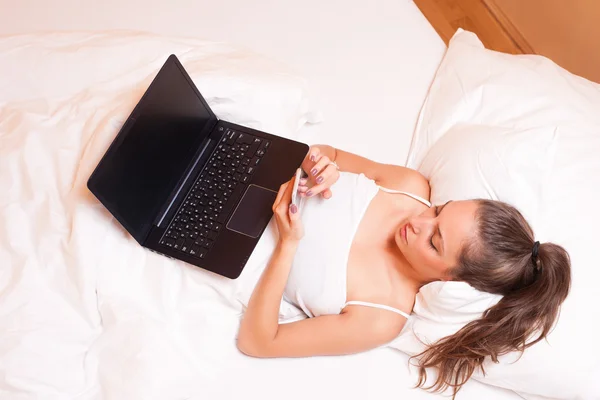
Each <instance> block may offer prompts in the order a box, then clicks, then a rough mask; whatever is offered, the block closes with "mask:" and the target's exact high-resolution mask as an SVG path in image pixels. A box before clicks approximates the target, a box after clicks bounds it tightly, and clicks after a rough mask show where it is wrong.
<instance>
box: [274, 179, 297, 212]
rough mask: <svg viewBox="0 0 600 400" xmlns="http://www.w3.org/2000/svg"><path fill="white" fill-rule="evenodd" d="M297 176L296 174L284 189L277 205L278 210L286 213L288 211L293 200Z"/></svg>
mask: <svg viewBox="0 0 600 400" xmlns="http://www.w3.org/2000/svg"><path fill="white" fill-rule="evenodd" d="M295 179H296V177H295V176H294V177H293V178H292V180H290V181H289V182H288V183H287V185H286V187H285V188H284V190H283V193H282V195H281V198H280V199H279V203H278V204H277V205H276V206H275V207H276V209H277V212H279V213H281V214H284V213H287V208H288V207H289V206H290V203H291V202H292V190H294V180H295Z"/></svg>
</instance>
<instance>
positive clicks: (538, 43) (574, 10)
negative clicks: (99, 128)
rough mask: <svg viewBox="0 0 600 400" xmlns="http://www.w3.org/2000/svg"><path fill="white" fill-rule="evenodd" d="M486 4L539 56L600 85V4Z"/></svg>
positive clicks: (524, 0)
mask: <svg viewBox="0 0 600 400" xmlns="http://www.w3.org/2000/svg"><path fill="white" fill-rule="evenodd" d="M484 1H485V2H486V3H488V6H489V8H490V9H491V10H492V11H493V10H494V8H496V9H499V10H501V12H502V13H503V14H504V15H505V16H506V17H507V18H508V20H510V22H511V24H512V25H513V27H514V28H515V29H516V30H517V31H518V32H519V33H520V35H521V36H522V37H523V38H525V40H526V41H527V43H529V45H530V46H531V48H532V49H533V51H534V52H535V53H537V54H542V55H544V56H546V57H548V58H550V59H552V60H553V61H554V62H556V63H557V64H559V65H561V66H562V67H564V68H566V69H567V70H569V71H571V72H573V73H575V74H577V75H581V76H583V77H585V78H588V79H590V80H593V81H596V82H600V1H599V0H484ZM500 18H501V17H500ZM500 18H499V19H500Z"/></svg>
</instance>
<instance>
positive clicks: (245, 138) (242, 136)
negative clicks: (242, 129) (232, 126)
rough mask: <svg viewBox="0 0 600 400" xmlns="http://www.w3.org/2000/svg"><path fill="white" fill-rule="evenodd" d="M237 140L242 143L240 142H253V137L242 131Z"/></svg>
mask: <svg viewBox="0 0 600 400" xmlns="http://www.w3.org/2000/svg"><path fill="white" fill-rule="evenodd" d="M235 142H236V143H240V144H241V143H244V144H252V142H253V138H252V137H251V136H250V135H247V134H245V133H240V135H239V136H238V138H237V140H236V141H235Z"/></svg>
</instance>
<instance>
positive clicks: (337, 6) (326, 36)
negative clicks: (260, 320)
mask: <svg viewBox="0 0 600 400" xmlns="http://www.w3.org/2000/svg"><path fill="white" fill-rule="evenodd" d="M0 9H1V10H2V12H1V13H0V35H12V34H16V33H29V32H48V31H51V32H54V31H107V30H115V29H117V30H118V29H123V30H136V31H147V32H152V33H155V34H159V35H170V36H173V35H177V36H186V37H193V38H201V39H205V40H210V41H217V42H228V43H235V44H237V45H240V46H244V47H246V48H248V49H250V50H252V51H255V52H258V53H261V54H264V55H265V56H268V57H270V58H272V59H276V60H278V61H281V62H283V63H285V64H287V65H289V66H290V68H292V69H293V70H294V71H295V72H296V73H297V74H299V75H301V76H303V77H305V78H306V80H307V82H308V90H309V93H310V96H309V97H310V99H311V101H312V102H313V106H314V107H315V108H316V109H317V110H319V112H320V114H321V115H322V122H320V123H318V124H313V125H307V126H305V127H303V128H302V129H301V131H300V132H299V135H298V139H299V140H302V141H305V142H307V143H327V144H331V145H334V146H336V147H339V148H343V149H346V150H348V151H352V152H356V153H359V154H362V155H365V156H367V157H370V158H373V159H375V160H377V161H380V162H389V163H395V164H403V163H404V162H405V160H406V155H407V153H408V149H409V146H410V140H411V137H412V132H413V129H414V126H415V123H416V120H417V115H418V112H419V109H420V107H421V105H422V103H423V100H424V98H425V95H426V93H427V89H428V87H429V84H430V82H431V81H432V79H433V75H434V73H435V70H436V68H437V65H438V64H439V62H440V60H441V57H442V56H443V53H444V50H445V47H444V45H443V43H442V41H441V40H440V38H439V37H438V36H437V35H436V33H435V31H434V30H433V28H432V27H431V26H430V25H429V23H428V22H427V21H426V20H425V18H424V17H423V15H422V14H421V13H420V12H419V11H418V9H417V8H416V6H415V5H414V4H413V3H412V2H411V1H406V0H396V1H394V0H379V1H373V2H369V3H365V2H359V1H340V0H334V1H327V2H321V1H317V0H307V1H304V2H275V1H267V0H257V1H254V2H243V1H240V0H223V1H219V2H215V1H212V2H208V1H204V0H202V1H191V0H179V1H172V2H160V1H157V0H151V1H141V0H125V1H116V0H107V1H103V2H87V3H85V2H80V1H77V0H57V1H54V2H42V1H40V0H37V1H36V0H24V1H21V2H18V3H14V2H12V1H8V0H0ZM114 62H115V63H118V62H119V60H115V61H114ZM11 67H12V66H11ZM18 67H19V66H18V65H15V66H14V68H18ZM65 79H68V77H66V78H65ZM40 107H42V108H43V105H41V106H40ZM61 112H66V113H68V109H67V110H61V111H60V112H58V113H57V114H55V115H54V117H56V118H60V114H61ZM40 123H41V122H40ZM2 133H3V134H6V133H7V132H2ZM8 133H14V132H8ZM76 147H77V146H75V145H74V147H73V148H71V149H69V148H60V149H55V150H53V151H56V152H61V153H60V154H61V156H62V155H64V156H65V157H75V158H76V157H81V154H79V153H76V154H75V153H73V152H74V151H75V150H74V149H75V148H76ZM76 150H77V151H80V152H82V154H83V153H84V150H85V149H84V148H81V147H77V149H76ZM69 151H71V152H70V153H69ZM28 157H31V155H29V156H28V155H27V154H24V155H23V159H24V160H25V162H27V160H28ZM37 161H38V162H40V160H37ZM41 162H43V159H42V161H41ZM42 165H43V164H42ZM38 166H39V164H38ZM77 179H82V178H81V177H78V178H77ZM23 184H24V185H26V184H28V182H25V183H23ZM61 184H64V182H61ZM2 189H3V190H4V189H7V190H8V189H13V188H8V187H6V188H2ZM34 189H35V188H33V187H32V188H31V190H34ZM74 195H76V196H83V197H86V199H87V200H89V199H88V196H89V194H86V193H75V194H74ZM70 198H71V199H72V197H70ZM61 207H62V208H68V207H75V208H76V207H78V205H77V204H70V203H69V202H68V201H67V202H65V203H64V204H60V207H58V208H57V209H59V210H60V209H61ZM98 209H99V208H98ZM6 210H8V208H6V209H5V211H6ZM74 215H81V214H77V213H75V214H74ZM86 215H87V217H85V218H74V219H73V220H70V225H64V226H62V225H61V226H60V227H59V228H58V229H59V230H60V231H61V232H59V233H60V234H64V237H65V238H66V239H63V240H62V241H60V243H59V247H60V249H61V250H60V251H61V253H60V258H58V259H52V260H46V261H44V262H42V261H40V260H31V259H30V258H27V257H23V258H19V257H10V260H11V263H10V264H9V267H10V270H9V271H10V273H8V274H7V275H4V276H3V277H2V281H1V282H2V286H1V287H2V292H0V293H1V294H2V298H1V299H2V300H1V301H2V302H3V304H2V308H3V309H4V310H7V309H10V310H11V313H12V314H11V317H10V318H11V319H10V323H7V322H6V321H7V319H6V318H4V319H2V321H3V322H2V324H3V327H2V332H3V333H2V334H0V335H2V336H3V339H2V340H1V341H0V342H1V343H2V349H1V350H2V351H1V352H0V355H1V356H2V358H3V359H4V360H3V359H0V370H1V371H2V374H0V375H1V376H2V378H0V397H1V398H22V399H27V398H45V399H66V398H77V399H125V398H127V399H201V398H202V399H230V398H246V397H249V398H258V397H259V396H260V398H264V399H274V398H282V397H285V398H287V399H305V398H307V397H314V398H317V399H320V398H328V397H334V398H347V399H365V398H366V399H392V398H393V399H396V398H403V399H438V398H442V397H440V396H439V395H435V394H430V393H428V392H426V391H423V390H420V389H413V386H414V383H415V379H416V375H415V374H414V371H413V372H412V373H411V372H410V371H409V368H408V358H407V357H406V356H405V355H403V354H401V353H399V352H398V351H395V350H392V349H388V348H380V349H376V350H373V351H370V352H366V353H362V354H357V355H351V356H340V357H312V358H304V359H270V360H259V359H253V358H249V357H246V356H244V355H242V354H240V353H239V352H238V351H237V349H236V347H235V335H236V332H237V327H238V324H239V317H240V315H241V313H242V312H243V305H241V304H239V303H238V302H236V301H234V300H231V299H232V290H233V291H235V288H236V287H235V286H228V285H227V284H226V283H223V282H224V281H223V280H221V279H219V278H218V277H215V276H214V275H210V274H208V273H205V272H204V271H202V270H199V269H196V268H193V267H191V266H188V265H184V264H182V263H178V262H175V261H172V260H168V259H166V258H164V257H161V256H158V255H154V254H150V253H149V252H147V251H146V250H144V249H142V248H140V247H139V246H137V245H136V244H135V242H134V241H133V240H130V238H127V237H126V234H124V233H123V231H122V230H118V226H117V225H116V224H112V225H110V227H109V228H107V229H111V232H109V233H107V232H101V233H102V234H101V235H97V236H94V235H89V236H87V237H86V236H78V235H75V234H73V232H75V231H77V230H79V229H85V226H86V225H89V224H94V223H97V222H98V221H97V220H95V218H101V216H102V215H103V214H94V215H89V214H86ZM2 217H3V218H4V219H0V225H3V226H2V228H7V227H8V226H9V223H12V222H10V221H9V216H8V215H7V214H6V213H3V214H2ZM50 217H52V215H50ZM9 231H10V230H9V229H8V228H7V229H4V232H9ZM23 232H25V233H27V232H26V230H25V231H23ZM5 234H6V233H5ZM57 235H58V233H57ZM3 239H6V240H7V241H8V238H7V237H4V238H3ZM17 239H18V238H17ZM17 239H15V240H17ZM11 240H12V239H11ZM8 243H9V244H11V245H12V246H13V248H12V250H14V251H17V250H18V251H22V250H23V249H18V248H16V247H14V246H17V245H13V244H14V243H17V244H18V241H17V242H15V241H9V242H8ZM44 243H45V242H43V241H42V242H40V243H39V244H41V245H43V244H44ZM5 248H8V249H9V250H8V251H12V250H11V247H10V246H8V247H5ZM15 249H16V250H15ZM19 254H20V253H19ZM3 256H6V254H3ZM83 256H87V257H92V258H96V259H98V260H99V261H98V262H101V261H106V260H110V261H111V267H110V268H107V269H104V270H99V271H95V272H94V273H93V274H92V276H89V275H88V272H86V271H87V270H79V269H77V266H76V265H75V264H73V263H72V261H73V260H77V259H79V258H80V257H83ZM34 261H36V262H38V263H39V265H43V266H45V267H47V268H46V269H44V271H45V272H44V273H43V274H41V275H40V274H39V269H37V270H36V269H32V268H31V263H33V262H34ZM56 265H58V266H59V267H57V268H58V269H51V268H50V266H56ZM133 265H135V267H134V266H133ZM32 271H38V273H33V272H32ZM56 271H61V272H65V276H67V277H68V279H69V281H65V282H63V281H62V279H63V278H62V275H54V274H55V273H56ZM44 280H48V281H53V286H52V287H53V288H56V287H59V288H62V290H63V291H64V292H63V293H58V294H57V296H56V297H53V298H56V299H60V300H57V302H56V303H52V304H43V305H35V307H34V306H32V307H33V308H32V307H29V306H31V304H34V303H35V298H36V293H31V301H30V302H28V301H27V300H23V299H21V300H20V301H24V302H25V304H27V306H28V307H25V308H24V309H27V310H38V312H39V310H44V315H40V316H39V318H38V319H37V321H38V322H39V324H40V326H39V327H38V328H39V331H42V332H44V334H43V335H40V334H37V335H36V332H35V331H34V330H35V327H34V328H32V329H33V330H31V331H28V332H24V331H23V330H22V327H21V326H20V318H22V319H23V320H26V319H27V318H28V317H30V316H25V315H23V314H22V313H21V314H20V313H19V305H18V304H16V303H14V301H13V302H12V303H11V301H10V300H11V297H10V295H11V293H10V292H11V290H10V287H11V286H10V284H11V282H12V283H14V282H28V281H29V282H34V281H35V282H39V281H44ZM73 288H77V290H73ZM175 293H177V295H175ZM65 299H69V301H66V300H65ZM217 299H219V300H217ZM223 299H230V301H229V302H227V301H223ZM13 300H14V299H13ZM38 306H39V307H38ZM36 307H38V308H36ZM75 314H76V315H78V316H79V317H78V319H77V320H76V321H78V322H77V324H79V325H77V326H76V325H75V323H74V322H72V321H75V320H74V319H70V317H69V316H70V315H75ZM6 315H8V313H7V314H5V316H6ZM69 324H73V325H69ZM82 329H85V332H87V336H86V337H85V338H84V339H82V338H81V337H80V336H77V335H75V333H73V334H71V335H70V334H69V331H72V332H76V331H80V330H82ZM57 344H60V345H57ZM23 349H25V350H23ZM20 351H21V352H20ZM23 354H27V357H24V356H23ZM36 355H37V356H36ZM75 355H76V356H75ZM3 361H4V362H3ZM8 361H10V362H8ZM481 398H486V399H500V400H504V399H513V398H518V397H517V396H516V395H515V394H513V393H511V392H507V391H504V390H500V389H497V388H493V387H489V386H486V385H483V384H480V383H478V382H469V384H467V385H465V387H464V388H463V389H462V390H461V392H460V394H459V396H458V399H481Z"/></svg>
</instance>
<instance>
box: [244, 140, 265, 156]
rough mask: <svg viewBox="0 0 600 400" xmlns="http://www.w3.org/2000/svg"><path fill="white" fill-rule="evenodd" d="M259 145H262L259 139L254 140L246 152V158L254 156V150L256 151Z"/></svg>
mask: <svg viewBox="0 0 600 400" xmlns="http://www.w3.org/2000/svg"><path fill="white" fill-rule="evenodd" d="M261 143H262V140H261V139H259V138H256V139H254V142H253V143H252V145H250V148H249V149H248V151H247V152H246V156H247V157H252V156H254V153H256V150H258V146H260V145H261Z"/></svg>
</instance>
